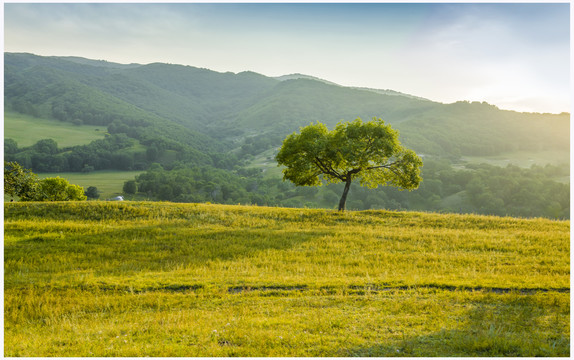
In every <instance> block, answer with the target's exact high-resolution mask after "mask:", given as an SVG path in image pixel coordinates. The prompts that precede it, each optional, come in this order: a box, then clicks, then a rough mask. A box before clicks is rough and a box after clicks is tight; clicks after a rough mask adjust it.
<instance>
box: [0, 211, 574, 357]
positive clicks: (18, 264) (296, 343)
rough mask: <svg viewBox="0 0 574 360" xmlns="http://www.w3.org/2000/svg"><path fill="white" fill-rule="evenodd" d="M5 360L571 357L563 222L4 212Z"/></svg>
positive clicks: (324, 214) (405, 215)
mask: <svg viewBox="0 0 574 360" xmlns="http://www.w3.org/2000/svg"><path fill="white" fill-rule="evenodd" d="M4 211H5V240H4V281H5V285H4V297H5V298H4V311H5V313H4V355H5V356H9V357H17V356H35V357H44V356H58V357H63V356H73V357H87V356H101V357H103V356H106V357H108V356H116V357H125V356H134V357H135V356H161V357H170V356H189V357H199V356H209V357H213V356H258V357H263V356H283V357H290V356H306V357H307V356H330V357H335V356H345V357H347V356H461V357H462V356H553V357H554V356H564V357H566V356H569V354H570V345H569V344H570V248H569V247H570V240H569V231H570V222H569V221H551V220H545V219H515V218H497V217H486V216H474V215H440V214H430V213H415V212H391V211H363V212H346V213H339V212H335V211H327V210H313V209H284V208H264V207H247V206H224V205H205V204H171V203H136V202H121V203H120V202H81V203H57V202H56V203H6V204H4Z"/></svg>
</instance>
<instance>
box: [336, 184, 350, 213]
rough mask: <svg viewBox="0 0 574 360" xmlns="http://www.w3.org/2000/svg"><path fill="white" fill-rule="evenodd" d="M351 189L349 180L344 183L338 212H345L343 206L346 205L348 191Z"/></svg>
mask: <svg viewBox="0 0 574 360" xmlns="http://www.w3.org/2000/svg"><path fill="white" fill-rule="evenodd" d="M350 188H351V179H350V177H349V179H348V180H347V181H346V182H345V190H343V196H341V200H340V201H339V211H345V204H346V203H347V194H349V189H350Z"/></svg>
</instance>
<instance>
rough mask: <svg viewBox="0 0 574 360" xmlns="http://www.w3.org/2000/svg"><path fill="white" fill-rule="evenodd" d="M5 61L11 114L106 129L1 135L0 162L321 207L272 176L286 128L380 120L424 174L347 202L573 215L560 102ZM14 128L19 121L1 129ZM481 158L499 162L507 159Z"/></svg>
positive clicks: (193, 195)
mask: <svg viewBox="0 0 574 360" xmlns="http://www.w3.org/2000/svg"><path fill="white" fill-rule="evenodd" d="M4 59H5V85H4V86H5V88H4V90H5V93H4V100H5V106H6V110H7V113H10V114H20V115H22V116H24V117H26V116H28V117H33V118H36V119H39V121H41V122H43V123H44V122H49V121H52V122H53V123H54V124H61V123H62V122H63V123H65V124H69V125H70V126H75V125H77V126H86V125H89V126H97V128H98V129H99V130H102V132H103V133H104V135H105V138H104V139H100V140H96V141H92V142H91V143H89V144H85V145H78V146H65V145H67V144H64V143H61V144H60V143H57V142H56V143H54V142H49V145H50V146H49V147H46V146H43V145H45V144H33V145H32V146H29V145H28V144H27V143H21V144H20V143H18V142H17V141H13V140H15V139H10V138H9V136H6V139H5V147H4V152H5V159H6V160H7V161H17V162H19V163H20V164H22V166H24V167H26V168H31V169H32V170H33V171H36V172H41V173H68V172H78V173H80V172H81V173H88V172H90V171H93V170H99V171H110V170H118V171H130V172H131V171H147V173H146V174H145V175H142V176H141V177H139V178H137V179H134V181H136V182H137V187H138V189H139V190H138V191H137V192H136V194H133V195H134V197H133V198H134V199H153V200H168V201H178V202H190V201H195V202H196V201H201V202H204V201H210V202H217V203H227V204H237V203H241V204H259V205H279V206H289V207H303V206H307V207H323V208H330V207H331V206H332V204H333V202H334V200H333V198H334V197H336V196H338V194H340V190H339V189H338V188H337V187H336V186H335V187H329V188H322V189H320V190H315V189H309V188H305V189H293V187H292V186H290V185H289V184H286V183H282V182H281V176H280V174H279V172H278V171H277V168H276V162H275V160H274V156H275V151H276V149H277V148H278V147H279V146H280V145H281V143H282V140H283V139H284V138H285V136H286V135H288V134H291V133H293V132H294V131H297V130H298V129H299V127H301V126H305V125H308V124H309V123H311V122H322V123H325V124H326V125H327V126H328V127H329V128H333V127H334V126H335V124H336V123H338V122H339V121H342V120H345V121H350V120H353V119H355V118H357V117H361V118H362V119H363V120H369V119H371V118H372V117H381V118H383V119H384V120H385V121H386V122H387V123H389V124H391V126H392V127H393V128H394V129H397V130H399V132H400V137H399V139H400V141H401V143H402V144H404V145H405V146H406V147H408V148H411V149H413V150H415V151H416V152H417V153H418V154H420V155H421V156H423V157H424V163H425V167H423V183H422V185H421V188H420V189H419V190H416V191H414V192H412V193H409V194H403V193H400V194H398V193H397V192H396V191H395V190H394V189H384V190H381V191H379V190H377V192H376V193H375V195H373V196H366V195H365V194H364V193H363V192H362V190H361V189H352V190H351V196H350V200H353V196H355V199H354V203H352V205H353V206H352V208H353V209H358V210H365V209H381V208H385V209H397V210H406V209H409V210H427V211H447V212H462V213H468V212H475V213H482V214H495V215H512V216H528V217H536V216H545V217H551V218H562V219H564V218H569V190H568V189H567V188H568V186H567V184H568V183H569V173H570V171H569V154H570V152H569V151H570V150H569V149H570V147H569V144H570V139H569V134H570V125H569V123H570V115H569V114H566V113H564V114H532V113H518V112H514V111H504V110H500V109H498V108H497V107H495V106H493V105H490V104H486V103H476V102H473V103H470V102H467V101H459V102H456V103H453V104H441V103H436V102H432V101H429V100H427V99H422V98H420V97H417V96H416V95H410V94H402V93H399V92H396V91H393V90H377V89H358V88H350V87H343V86H339V85H337V84H334V83H331V82H329V81H328V80H322V79H317V78H314V77H313V76H308V75H301V74H294V75H286V76H282V77H278V78H270V77H266V76H263V75H261V74H256V73H253V72H242V73H238V74H235V73H230V72H227V73H220V72H215V71H212V70H208V69H202V68H196V67H192V66H183V65H173V64H160V63H155V64H147V65H142V64H115V63H110V62H106V61H98V60H90V59H82V58H78V57H42V56H35V55H32V54H13V53H5V55H4ZM18 116H19V115H16V116H12V118H10V117H6V116H5V121H12V120H11V119H17V118H18ZM22 116H21V117H22ZM18 127H20V128H21V127H22V124H18V125H16V126H13V125H9V126H7V128H8V129H12V128H18ZM54 131H57V126H54ZM8 133H9V132H8ZM7 135H8V134H7ZM46 137H50V135H49V132H47V135H46ZM52 140H54V139H52ZM44 149H50V151H49V152H45V151H44ZM477 163H478V164H480V163H489V164H495V165H499V164H502V165H503V166H502V167H503V170H497V169H490V168H484V167H480V166H479V167H478V168H477V165H476V164H477ZM436 164H438V165H436ZM506 165H510V166H511V167H510V168H509V167H508V166H506ZM512 166H518V167H520V168H521V169H514V168H513V167H512ZM532 166H534V167H532ZM437 167H438V168H439V169H438V170H436V169H437ZM427 169H428V170H427ZM477 181H478V182H480V184H477ZM92 185H93V186H105V184H92ZM503 190H504V191H503ZM117 192H118V194H121V193H122V188H118V189H117ZM501 193H503V195H504V196H501ZM353 194H355V195H353ZM124 195H127V194H124ZM501 199H503V200H501ZM500 201H502V203H501V202H500Z"/></svg>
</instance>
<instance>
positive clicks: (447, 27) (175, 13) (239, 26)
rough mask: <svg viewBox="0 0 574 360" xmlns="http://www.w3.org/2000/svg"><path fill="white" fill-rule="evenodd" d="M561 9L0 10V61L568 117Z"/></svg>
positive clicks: (156, 6)
mask: <svg viewBox="0 0 574 360" xmlns="http://www.w3.org/2000/svg"><path fill="white" fill-rule="evenodd" d="M570 14H571V9H570V4H569V3H568V2H563V3H394V4H393V3H361V4H358V3H314V4H311V3H281V4H280V3H241V4H240V3H193V4H192V3H169V4H168V3H153V4H152V3H121V4H112V3H19V2H15V3H10V2H5V3H4V51H6V52H27V53H33V54H37V55H43V56H81V57H86V58H90V59H96V60H107V61H111V62H118V63H140V64H148V63H153V62H163V63H171V64H182V65H191V66H195V67H202V68H207V69H211V70H215V71H219V72H227V71H231V72H241V71H254V72H257V73H260V74H263V75H266V76H280V75H287V74H293V73H302V74H306V75H312V76H316V77H319V78H322V79H325V80H329V81H332V82H335V83H337V84H340V85H343V86H358V87H370V88H377V89H391V90H395V91H400V92H403V93H408V94H412V95H416V96H421V97H424V98H427V99H430V100H433V101H438V102H442V103H452V102H456V101H460V100H467V101H481V102H482V101H486V102H488V103H490V104H493V105H496V106H498V107H499V108H501V109H508V110H516V111H527V112H550V113H560V112H570V111H571V100H572V93H571V90H570V84H571V75H570V55H571V51H570Z"/></svg>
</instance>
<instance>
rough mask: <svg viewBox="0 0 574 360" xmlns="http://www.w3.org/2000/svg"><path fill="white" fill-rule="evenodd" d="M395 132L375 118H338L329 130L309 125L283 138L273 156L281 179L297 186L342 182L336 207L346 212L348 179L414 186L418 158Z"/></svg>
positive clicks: (363, 183)
mask: <svg viewBox="0 0 574 360" xmlns="http://www.w3.org/2000/svg"><path fill="white" fill-rule="evenodd" d="M398 137H399V134H398V132H397V131H396V130H393V129H391V126H390V125H385V122H384V121H383V120H382V119H380V118H373V120H372V121H369V122H363V121H362V120H361V119H360V118H357V119H356V120H355V121H353V122H340V123H339V124H337V126H336V127H335V129H334V130H333V131H329V130H328V129H327V127H326V126H325V125H324V124H321V123H318V124H316V125H315V124H310V125H309V126H306V127H304V128H301V129H300V133H299V134H297V133H293V134H291V135H289V136H287V138H285V140H284V141H283V145H282V146H281V148H280V149H279V153H278V154H277V156H276V160H277V162H278V164H279V166H281V165H284V166H286V168H285V169H283V180H290V181H291V182H293V183H294V184H295V185H297V186H320V185H322V181H323V180H324V181H326V182H327V183H339V182H343V183H345V189H344V190H343V195H342V196H341V200H340V201H339V211H344V210H345V203H346V202H347V194H348V193H349V188H350V187H351V183H352V181H353V180H355V179H358V180H359V181H360V184H361V186H366V187H369V188H372V189H374V188H377V187H378V186H379V185H391V186H396V187H398V188H399V189H400V190H404V189H406V190H413V189H416V188H417V187H418V186H419V183H420V182H421V180H422V179H421V177H420V167H421V166H422V164H423V163H422V160H421V158H420V157H419V156H417V154H415V152H414V151H412V150H409V149H406V148H404V147H403V146H401V144H400V142H399V140H398Z"/></svg>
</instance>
